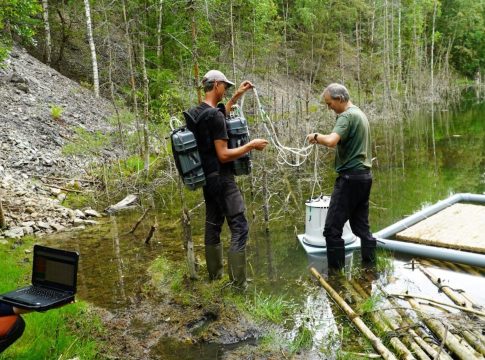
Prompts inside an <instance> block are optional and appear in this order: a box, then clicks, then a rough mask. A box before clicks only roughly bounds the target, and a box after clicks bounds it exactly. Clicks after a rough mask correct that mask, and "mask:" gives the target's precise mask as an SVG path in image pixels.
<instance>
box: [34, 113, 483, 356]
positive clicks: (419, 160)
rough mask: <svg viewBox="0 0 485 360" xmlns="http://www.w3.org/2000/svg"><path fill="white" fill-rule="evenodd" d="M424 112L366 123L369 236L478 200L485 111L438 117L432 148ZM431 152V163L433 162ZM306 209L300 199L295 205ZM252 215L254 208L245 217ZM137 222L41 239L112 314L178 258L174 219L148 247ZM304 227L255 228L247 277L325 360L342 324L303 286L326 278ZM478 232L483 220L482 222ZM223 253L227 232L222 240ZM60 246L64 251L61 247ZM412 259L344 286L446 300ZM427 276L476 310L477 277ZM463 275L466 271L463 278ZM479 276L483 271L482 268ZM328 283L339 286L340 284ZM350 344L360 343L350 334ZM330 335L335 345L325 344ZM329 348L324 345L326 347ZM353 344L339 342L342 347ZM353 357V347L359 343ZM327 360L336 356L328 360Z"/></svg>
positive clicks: (124, 219) (198, 219) (439, 268)
mask: <svg viewBox="0 0 485 360" xmlns="http://www.w3.org/2000/svg"><path fill="white" fill-rule="evenodd" d="M429 122H430V117H429V114H422V115H420V116H415V117H413V118H411V119H405V120H403V122H402V125H378V124H373V132H374V137H375V139H376V143H377V146H376V150H377V154H376V155H377V160H376V161H375V163H374V164H375V166H374V170H373V173H374V179H375V180H374V186H373V191H372V194H371V201H372V206H371V209H370V222H371V224H372V229H373V231H377V230H379V229H381V228H383V227H385V226H388V225H390V224H391V223H393V222H395V221H397V220H399V219H401V218H402V217H404V216H406V215H409V214H411V213H413V212H415V211H417V210H419V209H420V208H421V207H423V206H425V205H428V204H431V203H434V202H436V201H438V200H441V199H443V198H446V197H448V196H449V195H450V194H451V193H458V192H470V193H485V104H480V105H477V104H472V105H470V104H469V105H466V106H465V107H463V108H461V109H458V110H455V111H447V112H442V113H441V114H438V116H437V118H436V124H435V128H436V131H435V144H436V147H435V150H433V141H432V138H431V135H430V132H429V130H430V124H429ZM434 153H436V156H434ZM334 177H335V175H334V174H329V173H324V174H321V178H322V188H324V189H325V190H327V191H330V190H331V188H332V185H331V184H332V183H333V179H334ZM300 200H301V202H302V203H303V202H304V199H300ZM250 211H251V209H250ZM138 216H139V214H125V215H120V216H118V217H111V218H108V219H106V221H105V223H104V224H103V225H100V226H97V227H95V228H90V229H87V230H86V231H82V232H78V233H64V234H57V235H54V236H51V237H48V238H44V239H42V241H43V242H46V243H48V244H56V245H58V246H62V247H63V248H66V249H75V250H77V251H79V252H80V254H81V261H80V269H79V279H78V283H79V284H78V288H79V293H78V296H79V297H80V298H82V299H85V300H87V301H89V302H92V303H94V304H96V305H98V306H101V307H105V308H107V309H109V310H117V311H123V310H124V309H126V308H128V307H129V306H130V305H131V304H133V303H136V302H137V301H138V298H139V294H140V292H141V291H142V288H143V285H144V284H145V283H146V281H147V279H148V277H147V273H146V269H147V267H148V266H149V264H150V262H151V261H152V260H153V259H154V258H155V257H157V256H158V255H165V256H168V257H170V258H182V257H183V256H184V255H183V249H182V244H181V240H180V231H179V230H178V229H177V227H176V226H168V225H167V224H172V223H173V222H174V220H173V219H168V218H164V216H163V214H159V219H158V222H159V224H160V231H158V232H157V234H156V235H155V237H154V238H153V240H152V241H151V243H150V244H148V245H145V244H144V236H146V234H147V233H148V229H149V226H150V225H151V223H150V222H151V221H152V220H147V221H145V223H144V224H143V225H142V226H141V227H140V229H138V230H137V232H136V235H131V234H127V232H128V231H129V229H130V227H131V226H132V224H133V223H134V222H135V221H136V219H137V217H138ZM202 217H203V211H197V212H195V213H194V214H193V219H192V220H193V223H192V225H193V228H194V234H195V236H194V239H195V244H196V252H197V254H198V255H199V256H200V258H203V247H202V239H201V229H202ZM303 228H304V213H302V216H301V217H295V218H286V219H284V221H279V222H275V223H271V231H270V234H266V233H265V231H264V230H263V226H262V224H258V223H252V224H251V233H250V242H249V244H248V262H249V265H250V266H249V271H248V272H249V276H250V277H251V278H252V282H251V288H250V289H252V290H254V289H257V291H263V292H264V293H266V294H274V295H283V296H285V297H286V298H287V299H290V300H291V301H292V302H294V303H295V304H298V306H299V307H300V309H301V311H300V312H298V313H297V314H296V315H295V316H294V318H293V319H291V321H289V322H288V332H287V334H286V337H287V339H288V341H290V340H291V339H292V338H293V337H294V336H295V335H296V330H295V329H297V328H298V327H299V326H300V325H301V324H305V326H306V327H308V328H310V329H311V330H312V331H313V332H314V343H313V352H312V353H310V355H309V358H316V359H318V358H320V357H322V358H323V355H319V354H320V353H321V350H322V349H321V347H324V348H325V349H324V350H325V351H327V355H326V356H328V357H329V358H332V356H334V353H335V349H336V348H338V347H339V346H341V344H340V340H338V338H339V337H340V335H339V333H340V332H341V331H342V327H343V324H345V322H346V320H345V318H344V317H343V316H342V313H341V312H340V311H339V310H338V308H337V307H336V306H335V305H334V304H333V302H332V301H329V299H328V297H327V295H326V294H325V292H324V291H323V290H322V289H321V288H320V287H318V286H317V285H316V284H315V283H313V282H311V281H309V279H310V277H311V275H310V274H309V271H308V268H309V267H310V266H314V267H316V268H317V269H318V270H319V271H321V272H322V273H324V274H326V272H327V270H326V266H325V264H326V259H325V256H324V255H323V254H321V255H307V254H306V253H305V251H304V250H303V249H302V248H301V247H300V245H299V244H298V241H297V240H296V233H299V232H302V231H303ZM484 231H485V220H484ZM223 237H224V238H225V239H224V241H225V245H226V246H227V245H228V241H227V231H225V232H224V233H223ZM61 244H62V245H61ZM359 256H360V254H359V252H358V251H356V252H354V254H348V259H347V260H348V263H349V264H354V266H353V267H354V268H359ZM409 260H410V259H409V258H407V257H406V256H405V255H399V254H396V258H395V259H394V260H393V262H394V270H393V271H391V272H389V273H376V272H373V271H370V272H364V275H362V272H360V273H358V274H357V275H355V274H353V273H352V272H347V274H346V276H347V278H350V277H353V276H358V277H359V282H360V283H361V284H362V285H363V287H364V288H367V289H369V290H370V291H372V292H375V291H377V290H376V289H377V288H378V286H381V287H382V288H384V289H385V290H386V291H388V292H399V293H403V292H406V291H408V292H409V293H411V294H419V295H421V296H427V297H434V298H437V299H440V300H441V301H448V300H447V299H446V297H445V296H444V295H443V294H441V293H439V292H438V291H437V288H436V287H435V286H434V285H433V284H432V283H431V282H430V281H429V280H428V279H427V278H426V277H425V276H424V275H423V274H422V273H421V272H420V271H419V270H412V269H411V266H410V265H409V264H408V262H409ZM434 266H436V269H434V270H433V271H434V272H435V273H436V274H437V275H438V276H440V277H442V278H443V279H444V280H445V281H449V284H450V286H452V287H459V288H460V289H463V290H465V291H466V292H467V294H469V295H470V297H471V298H473V299H475V301H476V303H477V304H480V305H485V293H484V292H483V289H484V288H485V279H484V277H483V272H481V273H480V272H479V273H478V274H472V273H470V270H469V269H463V268H458V269H457V268H456V267H455V268H453V269H449V268H447V266H446V265H444V264H438V265H436V264H434ZM461 270H463V271H461ZM482 270H483V269H482ZM331 281H333V283H334V284H335V286H336V287H337V288H338V286H339V283H340V282H341V280H339V279H338V277H337V278H335V279H333V278H332V277H331ZM352 336H354V337H355V338H356V337H358V335H357V334H356V333H353V335H352ZM332 337H335V338H336V339H337V340H335V341H334V342H332V343H329V342H328V339H329V338H332ZM326 341H327V342H326ZM350 342H351V340H344V344H343V345H342V346H344V347H348V346H350V345H349V343H350ZM356 347H357V349H358V345H356ZM232 350H233V348H231V347H228V346H222V345H214V344H198V345H192V344H187V343H184V342H182V341H176V340H171V339H166V338H162V339H160V341H159V342H158V343H157V344H156V345H155V346H154V347H152V349H151V350H150V354H151V356H152V357H153V358H164V359H175V358H177V359H192V358H197V359H201V360H202V359H217V358H220V357H221V356H222V355H223V354H228V353H230V352H231V351H232ZM332 354H333V355H332Z"/></svg>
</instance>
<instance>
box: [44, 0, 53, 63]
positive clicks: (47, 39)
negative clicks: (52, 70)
mask: <svg viewBox="0 0 485 360" xmlns="http://www.w3.org/2000/svg"><path fill="white" fill-rule="evenodd" d="M42 9H43V17H44V31H45V49H44V54H45V58H44V60H45V63H46V64H47V65H50V64H51V60H52V59H51V53H52V45H51V29H50V26H49V1H48V0H42Z"/></svg>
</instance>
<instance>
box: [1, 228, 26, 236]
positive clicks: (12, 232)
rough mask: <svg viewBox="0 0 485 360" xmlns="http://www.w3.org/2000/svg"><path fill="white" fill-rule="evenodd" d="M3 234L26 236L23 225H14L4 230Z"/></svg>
mask: <svg viewBox="0 0 485 360" xmlns="http://www.w3.org/2000/svg"><path fill="white" fill-rule="evenodd" d="M3 234H4V235H5V237H7V238H11V239H18V238H21V237H22V236H24V229H22V228H21V227H13V228H11V229H9V230H6V231H4V233H3Z"/></svg>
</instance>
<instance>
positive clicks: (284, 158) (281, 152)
mask: <svg viewBox="0 0 485 360" xmlns="http://www.w3.org/2000/svg"><path fill="white" fill-rule="evenodd" d="M253 92H254V97H255V99H256V102H257V104H258V111H259V114H260V115H261V119H262V120H263V127H264V129H265V130H266V132H267V133H268V136H269V138H270V140H271V143H272V144H273V146H274V147H275V149H276V150H277V152H278V156H277V160H276V161H277V162H278V163H279V164H280V165H284V164H286V165H289V166H293V167H298V166H301V165H302V164H303V163H304V162H305V161H306V160H307V158H308V157H309V156H310V155H311V153H312V151H313V148H314V146H313V144H308V145H307V146H304V147H303V148H296V147H289V146H285V145H283V144H281V142H280V141H279V139H278V135H277V134H276V130H275V127H274V124H273V122H272V121H271V118H270V116H269V115H268V114H267V113H266V111H264V108H263V105H261V101H260V99H259V95H258V91H257V90H256V88H254V87H253ZM243 104H244V97H243V98H242V99H241V108H242V106H243ZM268 125H269V128H268ZM270 129H271V130H270ZM306 142H307V140H306V139H305V143H306ZM292 155H295V156H296V161H295V162H292V161H291V159H290V157H292Z"/></svg>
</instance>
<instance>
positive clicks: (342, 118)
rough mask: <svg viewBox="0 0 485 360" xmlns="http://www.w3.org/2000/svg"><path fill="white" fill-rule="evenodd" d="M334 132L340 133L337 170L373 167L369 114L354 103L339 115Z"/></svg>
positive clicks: (336, 159) (336, 160)
mask: <svg viewBox="0 0 485 360" xmlns="http://www.w3.org/2000/svg"><path fill="white" fill-rule="evenodd" d="M332 132H334V133H337V134H339V135H340V141H339V143H338V144H337V152H336V154H335V170H336V171H337V172H338V173H341V172H342V171H349V170H365V169H370V168H371V167H372V164H371V159H372V151H371V137H370V127H369V121H368V120H367V116H365V114H364V113H363V112H362V110H360V109H359V108H358V107H357V106H355V105H352V106H351V107H349V108H348V109H347V110H345V111H344V112H343V113H341V114H340V115H338V116H337V122H336V123H335V127H334V128H333V130H332Z"/></svg>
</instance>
